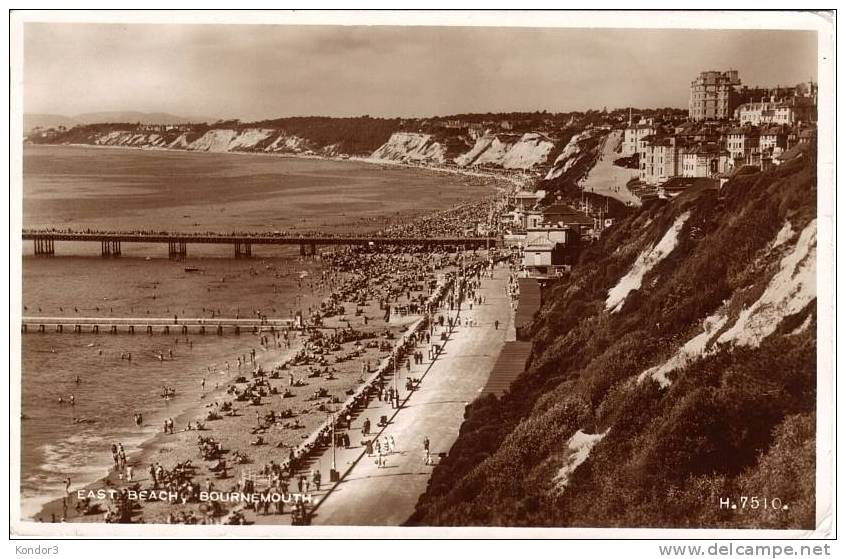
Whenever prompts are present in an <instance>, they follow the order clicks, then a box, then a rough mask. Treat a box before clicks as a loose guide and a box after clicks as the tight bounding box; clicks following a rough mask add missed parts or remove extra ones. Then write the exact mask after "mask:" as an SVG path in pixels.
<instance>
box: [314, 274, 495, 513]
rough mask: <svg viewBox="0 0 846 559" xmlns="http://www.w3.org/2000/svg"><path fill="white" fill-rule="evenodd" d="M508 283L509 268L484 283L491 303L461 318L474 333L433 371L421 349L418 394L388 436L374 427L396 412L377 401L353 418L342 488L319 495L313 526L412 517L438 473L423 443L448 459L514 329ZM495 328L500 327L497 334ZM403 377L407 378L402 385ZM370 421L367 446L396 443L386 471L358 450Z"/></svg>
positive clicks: (454, 344) (455, 339) (464, 331)
mask: <svg viewBox="0 0 846 559" xmlns="http://www.w3.org/2000/svg"><path fill="white" fill-rule="evenodd" d="M507 280H508V269H507V267H505V266H500V267H497V268H496V269H495V271H494V277H493V278H484V279H482V281H481V287H480V289H479V290H478V293H479V295H481V296H483V297H485V298H486V301H485V304H483V305H481V306H478V305H474V307H473V309H472V310H469V309H468V305H467V303H464V304H463V305H462V311H461V317H462V318H464V317H472V318H473V319H474V321H475V325H474V326H460V327H458V328H456V329H455V330H454V331H453V333H452V335H451V336H450V338H449V340H448V341H447V343H446V344H445V346H444V351H443V352H442V353H441V355H440V356H439V357H438V358H437V359H436V360H435V361H434V363H432V362H431V361H429V360H428V356H427V355H426V349H425V347H424V346H421V350H422V351H424V363H423V364H422V365H416V366H412V370H411V376H412V377H415V378H419V377H423V378H422V382H421V386H420V389H419V390H417V391H415V392H414V393H413V394H412V395H411V397H410V398H409V399H408V400H407V401H406V402H405V405H404V406H403V407H402V409H401V410H399V412H398V413H396V415H395V416H394V417H393V419H392V420H391V422H390V423H389V424H388V426H387V427H386V428H385V429H384V430H382V431H381V432H379V428H378V427H376V425H377V423H378V422H379V418H380V417H381V416H383V415H387V416H388V417H389V418H390V417H391V416H392V415H394V412H396V410H393V409H391V406H390V404H387V403H385V402H380V401H378V400H376V401H374V402H371V404H370V406H369V407H368V408H367V409H366V410H365V411H364V412H363V413H361V414H360V415H358V416H357V417H356V418H355V420H354V421H353V422H352V427H351V429H350V431H349V434H350V439H351V442H352V445H353V446H351V448H349V449H343V448H338V449H336V458H335V459H336V464H337V469H338V470H339V471H340V473H341V476H343V477H342V480H341V482H340V483H339V484H338V485H337V486H335V487H334V488H330V487H327V486H326V485H324V489H323V490H322V491H321V492H320V493H318V494H317V495H316V497H317V499H318V502H317V505H316V509H315V510H314V516H313V517H312V524H315V525H317V524H322V525H352V526H355V525H360V526H368V525H369V526H396V525H399V524H401V523H403V522H404V521H405V520H406V519H408V518H409V517H410V516H411V514H412V513H413V512H414V507H415V505H416V504H417V500H418V498H419V497H420V495H421V494H422V493H423V492H424V491H425V490H426V486H427V483H428V481H429V477H430V476H431V474H432V470H433V469H434V465H426V464H425V451H424V449H423V439H424V437H428V438H429V440H430V450H431V453H432V459H433V462H434V464H436V463H437V460H438V453H441V452H443V453H445V452H448V451H449V449H450V448H451V447H452V444H453V443H454V442H455V440H456V438H457V437H458V430H459V428H460V427H461V424H462V422H463V420H464V408H465V406H466V405H467V404H468V403H470V402H471V401H473V399H474V398H475V397H476V396H477V395H478V393H479V391H480V390H481V389H482V388H483V387H484V385H485V383H486V382H487V378H488V375H489V374H490V371H491V369H492V367H493V365H494V363H495V362H496V359H497V357H498V356H499V352H500V350H501V349H502V346H503V344H504V342H505V340H506V337H507V334H508V328H507V326H508V325H509V322H510V321H511V320H510V316H509V315H510V309H509V305H508V297H507V296H506V294H505V286H506V284H507ZM495 321H499V328H498V329H497V328H496V327H495V324H494V322H495ZM424 374H425V376H424ZM405 377H406V373H405V371H403V376H402V379H404V378H405ZM365 418H369V419H370V423H371V426H372V427H371V436H370V437H369V438H373V436H374V434H375V435H377V436H378V437H379V439H380V440H383V439H385V438H386V437H393V438H394V441H395V442H396V452H395V453H393V454H391V455H388V456H387V457H386V465H385V466H383V467H381V468H380V467H378V466H377V464H376V456H375V454H374V455H373V456H367V454H366V453H365V452H364V447H362V446H359V443H360V442H361V439H364V438H367V437H363V436H362V435H361V426H362V423H363V422H364V419H365ZM331 455H332V451H331V450H329V451H327V452H326V453H325V454H324V456H323V457H321V459H320V461H319V464H320V467H321V471H322V473H323V474H324V475H323V479H324V480H327V481H328V478H329V476H328V475H327V472H328V468H329V460H331ZM326 489H329V491H328V492H326Z"/></svg>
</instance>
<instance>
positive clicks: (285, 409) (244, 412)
mask: <svg viewBox="0 0 846 559" xmlns="http://www.w3.org/2000/svg"><path fill="white" fill-rule="evenodd" d="M468 256H469V255H468ZM456 258H457V256H451V257H449V258H447V259H445V260H444V259H443V258H439V259H437V261H438V262H439V263H440V266H438V267H432V266H433V265H432V264H431V262H432V260H431V257H422V256H417V257H415V256H408V255H405V256H402V257H400V258H399V260H398V258H397V257H391V256H389V255H374V256H371V264H372V265H376V266H377V269H376V270H372V271H371V274H373V272H377V273H375V274H374V276H373V277H374V278H375V280H376V281H375V282H374V281H372V280H371V279H370V278H369V277H368V278H367V279H363V280H362V281H361V282H359V283H358V284H356V285H357V286H358V288H357V289H351V290H348V291H347V294H348V295H351V297H350V298H352V299H356V297H355V296H352V295H353V294H355V295H360V294H361V289H364V291H365V292H368V291H369V290H370V289H372V288H373V283H375V284H377V285H378V284H382V285H383V287H384V288H385V289H387V293H389V294H391V293H392V294H393V297H391V295H389V296H388V297H387V298H385V299H384V300H391V301H392V302H391V304H392V305H394V306H398V307H399V308H406V307H408V306H409V304H413V302H415V301H421V300H422V299H424V298H425V297H426V296H427V295H430V296H431V292H432V290H431V286H432V283H431V282H433V280H434V277H435V274H436V273H438V274H442V273H444V272H449V271H450V270H455V269H456V265H457V262H458V260H456ZM480 258H481V260H479V259H480ZM471 260H472V257H470V259H469V260H468V261H471ZM398 261H402V262H404V264H402V265H398V264H397V262H398ZM421 261H422V262H426V261H429V262H430V264H429V267H428V268H423V269H422V271H421V269H420V266H419V263H420V262H421ZM475 261H478V262H483V261H484V257H483V256H482V255H481V254H480V255H478V256H477V259H476V260H475ZM380 262H381V264H380ZM378 266H382V268H378ZM378 270H382V271H383V273H382V274H379V273H378ZM384 270H390V271H389V272H385V271H384ZM409 270H414V271H409ZM386 274H387V275H386ZM409 274H411V275H409ZM389 278H390V280H389ZM392 282H396V285H391V283H392ZM397 286H399V289H397ZM404 288H405V289H404ZM341 291H343V288H342V289H341ZM331 300H332V298H331V297H330V298H327V299H325V300H324V305H323V306H322V307H321V308H323V309H326V308H328V307H327V306H326V304H327V302H328V301H331ZM384 300H383V298H381V297H374V298H373V299H370V300H368V301H362V300H360V299H358V300H353V301H344V300H337V299H336V300H335V301H334V303H333V304H334V305H336V306H342V307H344V308H348V309H349V308H355V309H356V312H355V315H354V316H349V313H344V314H338V315H335V316H330V315H332V313H331V312H328V311H327V312H326V313H325V314H326V315H327V317H326V318H325V319H323V320H322V321H321V323H320V325H319V327H316V328H312V329H310V330H308V331H299V332H295V331H291V332H290V333H288V334H287V336H288V339H287V340H285V339H284V338H283V337H282V335H281V334H280V333H276V334H275V335H274V336H273V337H272V339H271V340H270V342H271V343H268V344H266V346H267V348H266V349H265V350H263V351H258V352H257V353H256V355H255V361H253V359H252V357H250V356H248V355H244V356H243V359H244V361H243V364H242V365H241V367H240V368H238V367H233V368H232V370H231V371H227V372H226V374H225V375H224V376H221V377H219V378H216V379H215V381H214V383H215V385H214V387H212V385H211V383H209V385H205V386H204V390H203V393H202V396H201V397H200V398H199V399H198V401H197V403H196V404H194V405H190V406H189V407H188V408H187V409H185V411H183V412H182V413H181V414H180V415H178V416H177V417H175V418H173V421H174V425H175V429H174V432H173V433H172V434H169V433H164V432H159V433H158V434H157V435H156V436H155V437H154V438H153V439H152V440H150V441H148V442H146V443H144V444H142V445H141V448H140V450H139V451H138V452H137V453H132V454H130V455H128V456H127V465H129V466H131V467H132V471H133V476H132V480H128V479H126V478H121V476H120V475H119V474H120V473H123V472H125V471H126V470H125V468H114V469H112V470H111V471H109V473H108V476H106V477H104V478H103V479H101V480H100V481H98V482H97V483H94V484H91V485H88V486H87V487H85V488H84V489H83V490H82V492H81V493H80V492H78V490H76V491H75V490H73V489H74V488H72V491H70V494H69V497H68V498H67V499H66V500H65V499H62V500H56V501H53V502H51V503H49V504H47V505H46V506H45V507H44V508H43V510H42V511H41V512H40V513H39V514H38V515H37V517H38V518H40V519H41V520H42V521H51V520H53V519H54V518H55V519H61V518H64V519H65V520H66V521H69V522H102V521H103V518H104V516H103V515H104V513H105V511H106V510H108V508H109V507H111V506H112V505H113V504H114V503H113V502H111V499H108V498H107V499H104V500H102V499H99V498H98V497H97V496H94V495H95V494H96V490H98V489H106V490H115V491H117V490H120V489H121V488H123V489H130V488H133V487H134V488H136V489H137V488H141V487H147V488H149V487H150V484H151V481H152V476H151V474H150V471H149V470H150V467H151V466H154V467H161V468H162V469H163V470H164V471H170V470H173V469H175V468H177V465H179V464H183V465H184V464H186V463H189V461H190V464H191V472H192V475H191V478H192V480H193V481H194V482H197V483H199V484H201V485H202V486H204V487H209V488H211V487H214V488H215V489H219V490H225V491H230V490H231V491H234V492H237V491H239V490H240V489H239V487H241V485H239V484H243V482H244V480H247V479H257V478H258V479H264V478H265V477H266V476H267V471H268V467H270V466H272V465H273V464H277V465H279V464H281V463H283V462H285V460H286V459H289V458H290V456H291V455H292V452H293V451H294V450H295V449H297V448H298V446H299V445H301V443H302V442H303V441H304V440H305V439H307V438H308V437H309V436H312V438H313V436H314V433H315V430H317V429H320V428H321V427H324V426H325V424H326V421H327V418H328V417H329V411H331V410H333V409H337V407H338V406H337V404H339V403H340V402H343V401H344V399H345V398H346V397H348V396H350V395H351V394H353V393H355V391H356V389H357V388H358V387H360V385H361V384H362V383H363V382H364V380H365V378H366V377H367V376H368V375H370V373H371V372H372V371H374V370H376V367H377V366H378V364H380V363H381V364H382V365H383V366H384V365H385V363H386V356H388V355H389V354H390V352H391V350H394V348H395V344H396V343H397V340H399V338H400V337H401V335H402V333H403V332H404V331H407V330H408V328H409V326H410V325H412V324H415V323H417V324H419V323H420V320H421V318H422V314H420V312H417V313H408V312H402V313H397V312H396V311H394V312H391V313H388V312H386V308H383V307H387V305H385V303H384V302H383V301H384ZM468 312H469V310H468ZM386 317H388V320H387V321H386V320H385V318H386ZM504 322H505V321H504V320H503V323H504ZM479 331H481V330H479ZM502 331H503V332H504V331H505V330H504V328H503V330H502ZM339 333H341V335H344V333H350V334H349V341H347V342H343V343H336V344H333V345H332V346H331V351H327V352H324V351H323V350H320V346H319V345H317V346H316V345H315V343H314V342H315V340H323V339H325V338H326V337H327V336H338V335H339ZM315 336H317V337H316V338H315ZM368 340H369V342H367V341H368ZM279 345H281V346H282V347H281V348H280V347H278V346H279ZM371 346H375V347H371ZM262 347H265V346H262ZM325 347H326V346H324V348H325ZM315 351H317V353H315ZM303 356H307V357H303ZM493 358H494V359H495V355H494V357H493ZM296 359H299V360H296ZM257 371H258V372H257ZM257 380H260V381H261V382H262V383H264V385H263V386H264V388H263V389H262V397H260V398H257V399H253V400H252V401H250V400H247V399H245V400H244V401H239V398H238V397H237V395H238V394H239V392H240V389H241V388H242V387H243V386H244V385H245V384H247V383H252V382H254V381H257ZM478 384H479V386H478V388H476V390H478V389H479V388H481V386H482V385H483V384H484V380H483V379H481V380H479V383H478ZM248 386H249V384H248ZM265 389H266V390H265ZM285 392H290V394H289V395H285V394H284V393H285ZM286 396H289V397H286ZM374 409H377V408H374ZM223 410H225V411H223ZM268 415H270V416H271V417H273V419H272V420H268ZM452 415H453V416H454V417H453V421H452V423H453V424H454V425H453V427H454V428H455V429H456V433H457V425H458V424H460V421H459V422H458V423H455V421H454V420H455V419H459V420H460V413H458V414H456V413H453V414H452ZM198 421H199V422H201V423H203V424H204V426H203V427H204V428H203V430H196V426H197V422H198ZM189 425H192V427H193V428H192V429H188V426H189ZM198 437H213V439H214V440H215V441H216V442H219V443H220V444H221V446H222V448H223V449H224V454H223V455H222V456H223V458H222V460H224V461H225V463H226V473H225V474H222V473H221V472H215V471H213V470H214V468H212V466H215V465H216V464H217V465H219V464H220V461H219V460H220V459H221V458H218V462H215V461H214V460H211V463H209V461H203V460H202V457H201V456H200V455H199V453H198V446H197V441H198ZM235 456H243V457H244V459H243V460H237V459H233V458H232V457H235ZM210 468H211V469H210ZM309 468H310V470H313V469H319V470H322V471H323V478H324V479H326V480H328V479H329V475H328V469H329V461H328V458H327V457H326V456H322V457H320V458H318V459H316V460H315V461H312V460H309ZM289 474H290V473H289ZM300 475H302V474H300ZM290 477H291V476H290V475H289V476H288V478H289V479H290ZM209 484H211V485H209ZM92 492H93V493H92ZM92 496H94V497H93V499H91V500H89V501H86V500H85V497H92ZM315 497H317V495H315ZM139 504H140V503H139ZM200 505H202V504H200ZM233 510H237V511H238V514H239V521H242V522H246V523H251V522H256V521H258V522H262V523H264V522H267V521H270V522H273V523H275V522H290V521H291V518H290V517H289V516H288V517H287V520H284V519H283V517H285V516H286V515H288V514H290V511H287V512H286V513H285V514H284V515H282V514H280V515H279V518H275V519H269V518H264V517H262V519H261V520H258V519H256V518H255V515H254V514H251V513H250V512H249V511H245V510H243V508H241V507H230V506H224V507H222V509H221V510H220V511H217V512H216V513H215V514H214V515H211V514H210V515H208V516H207V517H205V518H204V517H203V513H204V512H206V509H205V508H204V507H202V506H198V503H196V502H189V503H178V502H177V503H174V502H167V501H165V502H159V501H150V502H144V503H143V504H142V505H141V506H140V507H137V508H136V509H134V511H133V513H132V521H133V522H148V523H149V522H154V523H172V522H179V521H180V520H181V521H184V522H188V523H191V522H194V519H196V521H197V522H200V521H202V522H209V523H220V522H226V521H227V520H228V519H229V518H230V517H226V516H225V514H226V513H232V512H233Z"/></svg>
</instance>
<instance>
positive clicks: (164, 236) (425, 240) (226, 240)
mask: <svg viewBox="0 0 846 559" xmlns="http://www.w3.org/2000/svg"><path fill="white" fill-rule="evenodd" d="M21 238H22V240H24V241H33V243H34V246H35V254H36V255H37V256H54V255H55V254H56V249H55V246H56V242H77V243H78V242H83V243H100V254H101V255H102V256H103V257H104V258H105V257H116V256H120V254H121V245H122V244H123V243H149V244H166V245H167V247H168V248H167V255H168V258H171V259H173V260H183V259H185V258H187V257H188V245H189V244H202V245H231V246H232V247H233V249H234V250H233V254H234V257H235V258H250V257H251V256H252V254H253V246H254V245H277V246H279V245H282V246H284V245H291V246H297V245H298V246H299V247H300V255H301V256H314V255H316V254H317V249H318V247H320V246H335V245H346V246H369V247H375V248H378V247H380V246H409V247H412V246H422V247H426V248H445V249H448V250H475V249H480V248H490V247H494V246H499V245H500V244H501V243H500V242H499V240H498V239H496V238H494V237H381V236H378V235H361V236H353V235H337V236H333V235H310V236H294V235H284V234H274V233H256V234H239V235H236V234H225V233H209V234H202V235H199V234H198V235H194V234H190V233H166V232H161V233H131V232H109V233H88V232H73V231H67V232H52V231H33V230H25V231H23V232H22V234H21Z"/></svg>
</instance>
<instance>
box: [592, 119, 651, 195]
mask: <svg viewBox="0 0 846 559" xmlns="http://www.w3.org/2000/svg"><path fill="white" fill-rule="evenodd" d="M622 135H623V132H622V130H614V131H613V132H611V133H609V134H608V135H607V136H606V137H605V139H604V140H603V142H602V145H601V146H600V148H599V149H600V155H599V161H597V162H596V165H594V167H593V169H591V170H590V172H589V173H588V176H587V178H586V179H585V180H584V181H582V182H581V183H580V186H581V187H582V190H583V191H585V192H593V193H595V194H601V195H602V196H608V197H609V198H614V199H616V200H619V201H620V202H622V203H624V204H626V205H632V206H639V205H640V198H638V197H637V196H635V195H634V194H632V193H631V192H630V191H629V189H628V188H627V187H626V183H627V182H628V181H629V180H630V179H631V178H632V177H633V176H636V175H637V174H638V173H637V169H626V168H623V167H618V166H617V165H614V160H615V159H618V158H620V157H622V156H621V155H620V154H619V153H616V151H615V150H616V148H617V145H619V143H620V139H621V138H622Z"/></svg>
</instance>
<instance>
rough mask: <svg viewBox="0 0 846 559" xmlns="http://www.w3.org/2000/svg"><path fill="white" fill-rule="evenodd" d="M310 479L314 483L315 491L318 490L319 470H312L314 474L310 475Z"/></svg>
mask: <svg viewBox="0 0 846 559" xmlns="http://www.w3.org/2000/svg"><path fill="white" fill-rule="evenodd" d="M311 481H312V482H313V483H314V487H315V490H316V491H320V470H314V475H313V476H311Z"/></svg>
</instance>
